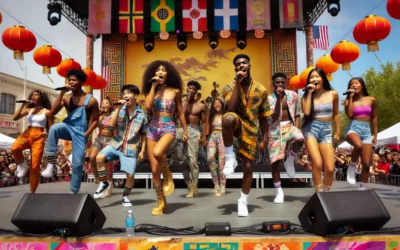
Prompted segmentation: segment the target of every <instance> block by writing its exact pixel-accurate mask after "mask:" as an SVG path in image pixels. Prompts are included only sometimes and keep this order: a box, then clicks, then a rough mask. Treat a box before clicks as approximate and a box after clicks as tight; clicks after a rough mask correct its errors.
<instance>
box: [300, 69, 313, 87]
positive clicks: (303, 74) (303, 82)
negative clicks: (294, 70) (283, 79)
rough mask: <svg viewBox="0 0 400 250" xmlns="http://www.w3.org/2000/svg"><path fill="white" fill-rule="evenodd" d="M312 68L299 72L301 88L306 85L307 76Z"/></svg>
mask: <svg viewBox="0 0 400 250" xmlns="http://www.w3.org/2000/svg"><path fill="white" fill-rule="evenodd" d="M313 68H314V67H312V66H311V67H308V68H306V69H305V70H304V71H303V72H301V74H300V82H301V86H302V87H301V88H304V87H305V86H306V85H307V78H308V74H310V71H311V70H312V69H313Z"/></svg>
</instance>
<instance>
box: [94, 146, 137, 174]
mask: <svg viewBox="0 0 400 250" xmlns="http://www.w3.org/2000/svg"><path fill="white" fill-rule="evenodd" d="M99 155H104V156H105V157H106V161H107V162H109V161H113V160H119V162H120V164H121V170H122V171H124V172H125V173H127V174H131V175H134V174H135V170H136V157H129V156H126V155H124V153H122V152H121V151H120V150H116V149H115V148H114V147H113V146H111V145H108V146H106V147H105V148H103V149H102V150H101V151H100V153H99Z"/></svg>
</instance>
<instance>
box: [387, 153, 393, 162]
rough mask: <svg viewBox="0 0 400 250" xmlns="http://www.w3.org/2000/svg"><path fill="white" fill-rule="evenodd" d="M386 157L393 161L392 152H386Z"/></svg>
mask: <svg viewBox="0 0 400 250" xmlns="http://www.w3.org/2000/svg"><path fill="white" fill-rule="evenodd" d="M385 158H386V162H389V163H392V161H393V156H392V154H391V153H390V152H385Z"/></svg>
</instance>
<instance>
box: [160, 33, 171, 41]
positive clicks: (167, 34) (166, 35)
mask: <svg viewBox="0 0 400 250" xmlns="http://www.w3.org/2000/svg"><path fill="white" fill-rule="evenodd" d="M168 38H169V33H168V32H160V39H161V40H168Z"/></svg>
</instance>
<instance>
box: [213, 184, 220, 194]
mask: <svg viewBox="0 0 400 250" xmlns="http://www.w3.org/2000/svg"><path fill="white" fill-rule="evenodd" d="M218 191H219V185H218V184H216V185H214V194H216V193H218Z"/></svg>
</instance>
